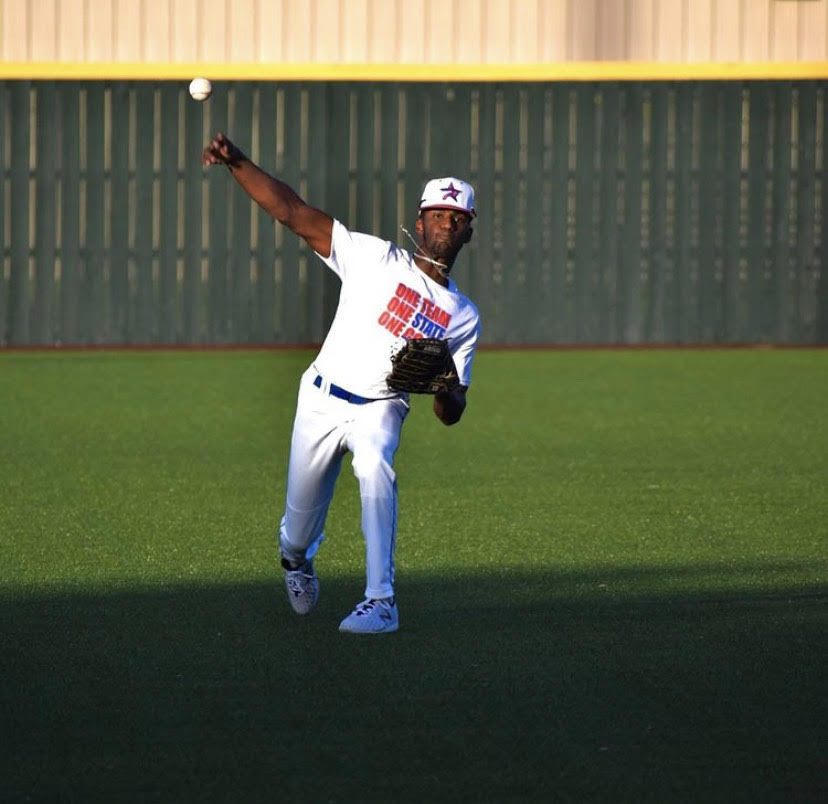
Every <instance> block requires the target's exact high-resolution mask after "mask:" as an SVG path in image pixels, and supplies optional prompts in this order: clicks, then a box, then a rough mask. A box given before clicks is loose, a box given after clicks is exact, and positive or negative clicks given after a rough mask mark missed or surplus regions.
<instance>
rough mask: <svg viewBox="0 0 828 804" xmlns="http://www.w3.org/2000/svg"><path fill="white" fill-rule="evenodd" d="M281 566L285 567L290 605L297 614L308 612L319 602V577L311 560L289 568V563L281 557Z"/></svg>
mask: <svg viewBox="0 0 828 804" xmlns="http://www.w3.org/2000/svg"><path fill="white" fill-rule="evenodd" d="M282 566H283V567H284V569H285V586H286V587H287V596H288V600H289V601H290V605H291V607H292V608H293V610H294V611H295V612H296V613H297V614H309V613H310V612H312V611H313V610H314V609H315V608H316V604H317V603H318V602H319V577H318V576H317V574H316V573H315V572H314V571H313V562H312V561H306V562H305V563H304V564H302V565H300V566H299V567H296V569H291V565H290V564H289V563H288V562H287V561H286V560H285V559H284V558H283V559H282Z"/></svg>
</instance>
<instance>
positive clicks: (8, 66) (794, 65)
mask: <svg viewBox="0 0 828 804" xmlns="http://www.w3.org/2000/svg"><path fill="white" fill-rule="evenodd" d="M195 76H206V77H208V78H211V79H212V80H213V81H689V80H704V81H715V80H722V81H724V80H746V79H753V80H781V79H787V80H815V79H825V78H828V61H813V62H754V63H718V64H717V63H673V64H663V63H653V62H624V61H582V62H562V63H556V64H480V65H476V64H442V65H441V64H428V65H423V64H316V63H314V64H289V63H288V64H240V63H225V64H220V63H201V62H193V63H177V64H139V63H94V62H73V63H66V62H5V63H0V79H6V80H15V79H16V80H27V79H28V80H141V81H143V80H157V81H168V80H169V81H184V80H189V79H191V78H193V77H195Z"/></svg>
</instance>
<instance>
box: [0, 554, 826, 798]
mask: <svg viewBox="0 0 828 804" xmlns="http://www.w3.org/2000/svg"><path fill="white" fill-rule="evenodd" d="M767 569H768V571H771V570H772V569H773V568H767ZM783 569H784V570H785V571H791V572H794V573H795V572H796V567H787V568H783ZM698 572H701V571H700V570H698V569H694V570H687V571H686V572H684V573H682V572H681V571H678V572H677V571H676V570H675V569H666V568H665V569H661V570H659V569H653V570H650V571H649V575H646V574H645V575H642V574H640V573H635V572H631V571H626V570H625V571H621V570H618V571H611V570H605V571H602V572H600V573H591V572H583V573H564V572H553V571H549V572H537V573H528V572H527V573H515V572H512V571H505V570H504V571H503V572H502V573H491V574H487V575H486V574H484V575H480V576H478V577H474V578H463V579H462V583H461V579H456V578H449V577H423V578H408V579H405V580H404V581H403V582H401V584H400V591H401V595H402V598H401V621H402V630H401V631H400V633H398V634H394V635H388V636H383V637H357V636H351V635H342V634H339V633H338V631H337V624H338V621H339V618H340V617H341V616H342V615H344V614H345V613H347V611H348V609H349V608H350V606H351V605H352V604H353V602H354V599H355V595H358V592H359V589H360V586H361V579H356V578H355V579H353V580H352V581H348V582H345V581H333V582H332V581H330V580H329V581H327V582H325V581H324V579H323V600H322V603H321V605H320V608H319V610H318V611H316V612H314V613H313V614H312V615H310V616H309V617H307V618H300V617H297V616H295V615H293V614H292V613H291V612H290V611H289V609H288V607H287V603H286V601H285V599H284V590H283V588H282V586H281V581H280V579H278V578H277V579H274V582H273V584H264V583H258V584H236V585H228V586H213V587H210V586H199V587H183V588H171V589H158V590H144V591H122V592H116V593H112V594H100V595H97V594H86V593H70V592H64V593H54V594H45V593H44V594H41V593H32V594H29V595H19V596H8V595H7V596H6V597H4V598H2V599H0V638H2V660H1V661H2V664H1V665H0V666H1V667H2V696H1V697H0V704H2V710H0V714H2V734H0V737H1V738H2V744H3V751H2V760H0V801H21V802H22V801H79V802H91V801H119V802H120V801H165V802H166V801H170V802H181V801H198V802H205V801H228V802H251V801H287V800H291V799H293V798H296V797H297V796H298V797H300V798H301V799H302V800H304V801H343V802H352V801H384V802H400V801H418V802H420V801H475V802H477V801H518V800H520V801H549V800H575V801H584V800H592V801H594V800H598V801H618V800H624V801H627V800H629V801H632V800H636V801H641V800H650V801H666V800H686V801H700V800H721V801H725V800H728V801H740V800H752V801H757V800H759V801H773V800H779V801H782V800H788V801H792V800H796V801H805V800H814V801H816V800H821V799H822V798H823V794H824V792H825V779H826V775H825V770H826V765H825V759H824V757H825V752H824V743H822V744H821V743H820V739H821V738H824V736H825V730H824V729H825V723H826V722H828V721H826V717H825V716H826V711H825V703H824V701H825V694H824V693H825V690H824V685H825V679H826V677H828V675H826V673H825V670H826V666H825V647H826V641H825V610H826V599H827V598H826V593H827V592H828V590H826V588H825V587H819V586H816V587H808V588H793V587H792V588H789V589H785V590H782V591H779V589H778V588H776V590H775V591H774V592H773V593H766V592H764V591H762V588H761V586H759V588H758V589H757V590H755V591H744V590H742V591H739V592H718V593H711V592H698V591H695V592H693V591H687V589H688V588H690V587H691V586H692V583H693V579H694V577H695V574H696V573H698ZM639 575H640V577H638V576H639ZM705 579H706V582H709V580H710V577H709V573H708V574H707V575H705ZM699 585H702V584H701V581H700V584H699ZM707 586H708V587H709V586H710V585H709V583H707ZM659 588H662V591H658V589H659ZM461 589H462V591H463V593H462V594H461V593H460V591H459V590H461ZM642 589H648V590H650V591H648V592H647V593H644V592H642V591H641V590H642ZM679 589H683V590H684V591H676V590H679ZM653 590H655V591H653Z"/></svg>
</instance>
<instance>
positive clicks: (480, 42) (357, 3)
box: [0, 0, 828, 77]
mask: <svg viewBox="0 0 828 804" xmlns="http://www.w3.org/2000/svg"><path fill="white" fill-rule="evenodd" d="M825 61H828V0H0V62H2V63H0V75H2V74H5V75H10V71H12V72H13V66H14V65H15V64H16V65H18V68H19V66H20V64H21V63H28V64H31V63H46V64H48V63H54V62H62V63H71V64H74V65H79V64H87V65H91V64H95V63H98V64H101V63H105V64H110V65H112V64H132V65H139V64H143V65H156V66H157V67H156V72H157V74H158V77H165V71H169V75H170V77H177V75H176V72H175V65H183V64H186V65H188V68H189V67H191V66H192V65H193V64H204V65H208V64H209V65H213V66H215V65H217V64H221V65H226V66H228V67H229V66H231V65H268V68H267V69H268V70H269V71H270V72H271V73H273V74H278V73H279V70H280V69H285V67H286V66H290V65H294V66H297V65H304V67H305V68H308V67H309V66H310V65H317V67H318V66H319V65H326V66H327V69H328V70H329V71H330V72H331V73H332V75H331V76H329V77H335V76H334V75H333V68H332V67H331V66H330V65H337V64H338V65H363V66H365V65H370V64H382V65H407V66H408V67H409V68H416V69H418V70H421V71H422V72H423V73H424V74H425V75H428V73H429V71H430V70H429V65H442V66H446V65H466V66H471V65H478V66H479V65H484V66H485V65H515V66H524V67H525V66H528V65H550V64H577V63H583V62H592V63H594V62H601V63H605V62H612V63H615V64H617V63H620V62H636V63H649V64H672V65H677V64H688V65H689V64H705V63H706V64H710V63H716V64H722V65H724V64H728V63H731V64H732V63H740V64H755V63H796V62H799V63H804V62H810V63H814V62H825ZM188 68H187V69H188ZM299 72H301V69H300V70H299ZM294 77H299V76H294ZM313 77H321V76H319V75H315V76H313Z"/></svg>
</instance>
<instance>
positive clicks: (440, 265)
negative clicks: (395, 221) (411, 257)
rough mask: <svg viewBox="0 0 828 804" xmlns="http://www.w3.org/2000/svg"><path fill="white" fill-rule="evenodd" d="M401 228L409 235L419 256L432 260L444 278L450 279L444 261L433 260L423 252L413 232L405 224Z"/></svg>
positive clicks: (428, 260)
mask: <svg viewBox="0 0 828 804" xmlns="http://www.w3.org/2000/svg"><path fill="white" fill-rule="evenodd" d="M400 229H402V230H403V232H404V233H405V234H406V235H408V239H409V240H410V241H411V242H412V243H413V244H414V248H416V249H417V252H418V253H417V256H418V257H419V258H420V259H422V260H425V261H426V262H430V263H431V264H432V265H433V266H434V267H435V268H436V269H437V271H438V272H439V274H440V276H442V277H443V279H448V275H449V272H448V268H446V266H445V265H443V263H441V262H437V260H433V259H431V257H427V256H426V255H425V254H424V253H423V249H422V247H421V246H420V245H419V244H418V243H417V241H416V240H415V239H414V236H413V235H412V234H411V232H409V231H408V229H406V228H405V226H400Z"/></svg>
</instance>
